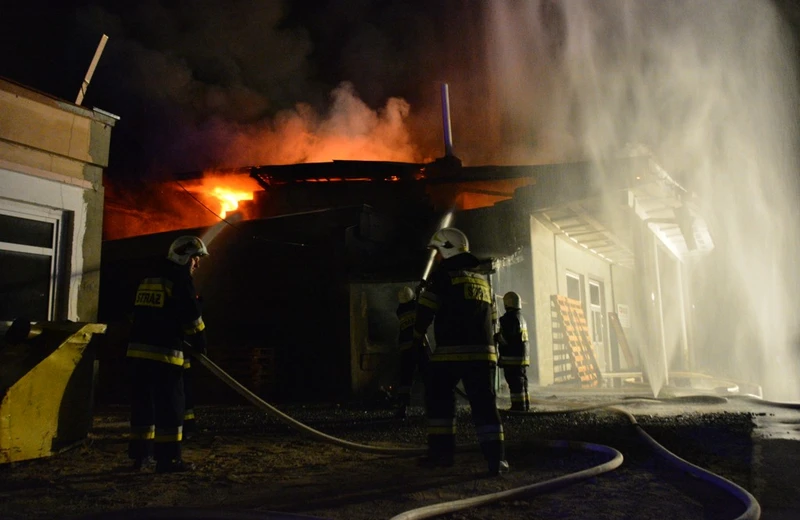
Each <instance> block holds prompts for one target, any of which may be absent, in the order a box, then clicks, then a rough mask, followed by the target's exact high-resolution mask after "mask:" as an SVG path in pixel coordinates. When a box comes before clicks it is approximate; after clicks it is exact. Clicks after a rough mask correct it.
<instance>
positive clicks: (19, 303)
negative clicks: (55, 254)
mask: <svg viewBox="0 0 800 520" xmlns="http://www.w3.org/2000/svg"><path fill="white" fill-rule="evenodd" d="M51 259H52V257H51V256H49V255H47V256H46V255H37V254H32V253H18V252H16V251H6V250H0V320H3V321H12V320H13V319H14V318H17V317H20V316H24V317H26V318H28V319H29V320H32V321H43V320H47V319H49V316H48V306H49V303H50V273H51V266H50V263H51Z"/></svg>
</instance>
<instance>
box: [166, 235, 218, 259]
mask: <svg viewBox="0 0 800 520" xmlns="http://www.w3.org/2000/svg"><path fill="white" fill-rule="evenodd" d="M193 256H208V249H207V248H206V245H205V244H204V243H203V241H202V240H200V239H199V238H197V237H193V236H191V235H186V236H182V237H178V238H176V239H175V241H174V242H172V245H170V246H169V253H167V258H168V259H169V260H171V261H173V262H175V263H176V264H178V265H186V264H188V263H189V259H190V258H192V257H193Z"/></svg>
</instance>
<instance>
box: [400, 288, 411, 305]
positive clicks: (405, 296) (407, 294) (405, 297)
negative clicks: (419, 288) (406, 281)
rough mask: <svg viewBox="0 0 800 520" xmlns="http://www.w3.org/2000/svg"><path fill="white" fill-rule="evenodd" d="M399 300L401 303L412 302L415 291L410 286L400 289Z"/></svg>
mask: <svg viewBox="0 0 800 520" xmlns="http://www.w3.org/2000/svg"><path fill="white" fill-rule="evenodd" d="M397 299H398V300H399V301H400V303H408V302H410V301H411V300H413V299H414V290H413V289H412V288H411V287H409V286H405V287H403V288H402V289H400V292H398V293H397Z"/></svg>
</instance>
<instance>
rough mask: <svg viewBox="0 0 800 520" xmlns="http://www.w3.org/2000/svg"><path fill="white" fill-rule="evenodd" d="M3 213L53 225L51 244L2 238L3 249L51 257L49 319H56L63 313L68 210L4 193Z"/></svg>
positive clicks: (0, 200)
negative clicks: (21, 242)
mask: <svg viewBox="0 0 800 520" xmlns="http://www.w3.org/2000/svg"><path fill="white" fill-rule="evenodd" d="M0 214H3V215H8V216H10V217H15V218H22V219H25V220H34V221H39V222H46V223H48V224H52V225H53V232H52V233H53V235H52V241H51V244H52V245H51V246H50V247H49V248H47V247H41V246H30V245H25V244H18V243H13V242H3V241H0V250H2V251H10V252H15V253H26V254H33V255H39V256H48V257H50V283H49V284H48V286H49V291H50V292H49V294H48V298H47V316H46V320H53V319H55V318H56V317H57V316H58V315H59V314H60V309H59V301H60V298H61V285H62V284H61V281H62V278H63V272H64V269H63V255H64V251H63V245H64V242H65V241H64V240H63V237H62V234H63V231H64V219H65V215H64V211H63V210H59V209H56V208H49V207H46V206H39V205H36V204H27V203H24V202H19V201H15V200H9V199H5V198H3V197H0Z"/></svg>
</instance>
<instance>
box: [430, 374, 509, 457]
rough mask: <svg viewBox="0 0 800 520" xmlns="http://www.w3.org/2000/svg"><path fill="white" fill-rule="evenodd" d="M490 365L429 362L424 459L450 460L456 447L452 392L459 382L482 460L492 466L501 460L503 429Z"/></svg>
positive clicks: (503, 454)
mask: <svg viewBox="0 0 800 520" xmlns="http://www.w3.org/2000/svg"><path fill="white" fill-rule="evenodd" d="M494 366H495V365H494V363H493V362H491V361H432V362H429V363H428V367H427V378H426V387H425V405H426V406H425V408H426V410H427V416H428V455H429V457H431V458H433V459H440V460H441V459H444V460H447V459H450V460H452V458H453V456H454V453H455V447H456V419H455V412H456V398H455V389H456V385H458V382H459V381H463V383H464V390H465V391H466V394H467V398H468V399H469V404H470V406H471V407H472V421H473V423H474V424H475V433H476V434H477V437H478V442H479V443H480V446H481V451H482V452H483V456H484V458H485V459H486V460H487V462H489V463H490V464H492V463H493V462H494V463H496V462H499V461H501V460H505V447H504V437H503V425H502V423H501V421H500V414H499V413H498V411H497V396H496V394H495V391H494V385H493V382H492V375H493V372H494Z"/></svg>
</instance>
